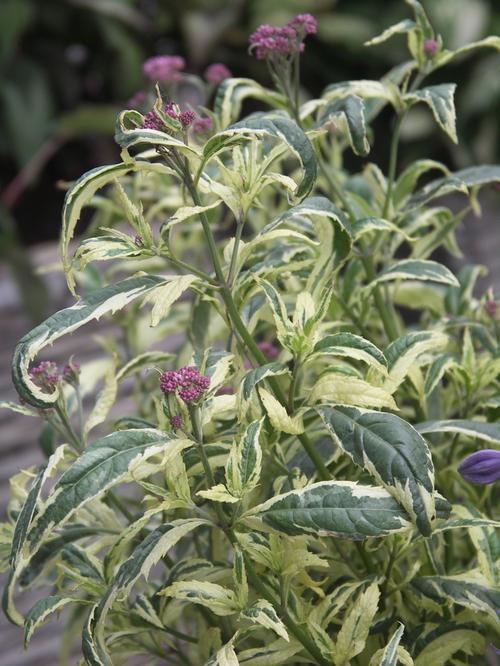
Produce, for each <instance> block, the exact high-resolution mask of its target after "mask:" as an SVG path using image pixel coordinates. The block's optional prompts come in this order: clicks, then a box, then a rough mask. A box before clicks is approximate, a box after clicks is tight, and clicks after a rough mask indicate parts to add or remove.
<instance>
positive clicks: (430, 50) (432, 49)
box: [424, 39, 439, 56]
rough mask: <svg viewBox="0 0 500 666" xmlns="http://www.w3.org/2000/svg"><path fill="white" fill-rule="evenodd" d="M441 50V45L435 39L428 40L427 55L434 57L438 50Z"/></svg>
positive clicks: (425, 51) (426, 42) (426, 44)
mask: <svg viewBox="0 0 500 666" xmlns="http://www.w3.org/2000/svg"><path fill="white" fill-rule="evenodd" d="M438 48H439V44H438V43H437V41H436V40H435V39H426V40H425V42H424V53H425V55H428V56H433V55H434V54H435V53H437V50H438Z"/></svg>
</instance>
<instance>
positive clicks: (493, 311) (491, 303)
mask: <svg viewBox="0 0 500 666" xmlns="http://www.w3.org/2000/svg"><path fill="white" fill-rule="evenodd" d="M498 305H499V304H498V301H495V300H493V299H492V298H490V299H489V300H487V301H485V302H484V305H483V307H484V309H485V311H486V313H487V314H488V315H489V316H490V317H492V318H493V319H495V318H496V316H497V314H498Z"/></svg>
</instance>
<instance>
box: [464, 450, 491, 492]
mask: <svg viewBox="0 0 500 666" xmlns="http://www.w3.org/2000/svg"><path fill="white" fill-rule="evenodd" d="M458 471H459V472H460V474H461V475H462V476H463V477H464V479H465V480H466V481H470V482H471V483H479V484H486V483H493V482H494V481H498V480H500V451H495V450H494V449H483V450H482V451H475V452H474V453H471V455H470V456H467V457H466V458H464V460H462V462H461V464H460V466H459V468H458Z"/></svg>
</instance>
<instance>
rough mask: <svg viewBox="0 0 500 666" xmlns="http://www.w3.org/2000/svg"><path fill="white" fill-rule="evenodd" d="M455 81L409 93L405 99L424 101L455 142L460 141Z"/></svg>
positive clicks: (414, 102) (407, 100) (411, 101)
mask: <svg viewBox="0 0 500 666" xmlns="http://www.w3.org/2000/svg"><path fill="white" fill-rule="evenodd" d="M456 87H457V86H456V84H455V83H441V84H439V85H436V86H428V87H427V88H422V89H421V90H416V91H415V92H412V93H408V94H406V95H405V96H404V97H403V101H405V102H407V103H409V104H411V105H413V104H416V103H417V102H423V103H424V104H427V106H428V107H429V108H430V110H431V111H432V115H433V116H434V119H435V121H436V122H437V124H438V125H439V126H440V127H441V129H442V130H443V131H444V132H446V134H447V135H448V136H449V137H450V139H451V140H452V141H453V143H458V137H457V128H456V113H455V101H454V95H455V89H456Z"/></svg>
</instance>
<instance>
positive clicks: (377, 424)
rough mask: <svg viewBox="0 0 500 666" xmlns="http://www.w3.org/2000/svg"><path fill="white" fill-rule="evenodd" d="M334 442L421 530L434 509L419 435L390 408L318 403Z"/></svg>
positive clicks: (428, 462)
mask: <svg viewBox="0 0 500 666" xmlns="http://www.w3.org/2000/svg"><path fill="white" fill-rule="evenodd" d="M316 411H317V412H318V413H319V415H320V416H321V418H322V420H323V422H324V424H325V426H326V427H327V429H328V431H329V433H330V434H331V435H332V437H333V439H334V441H335V443H336V444H337V445H338V446H339V447H340V448H341V449H342V450H344V451H345V452H346V453H347V454H348V455H349V456H350V457H351V458H352V460H353V461H354V462H355V463H356V464H357V465H359V466H360V467H363V468H364V469H366V470H367V471H368V472H369V473H370V474H371V475H372V476H373V477H374V478H375V480H376V481H377V482H378V483H380V484H382V485H383V486H384V488H385V489H386V490H387V491H388V492H389V493H391V495H392V496H393V497H394V498H395V499H396V500H397V501H398V502H400V503H401V504H402V506H403V507H404V508H405V509H406V511H407V512H408V514H409V515H410V516H412V518H413V520H414V521H415V522H416V524H417V526H418V528H419V529H420V531H421V532H422V534H424V535H429V534H430V532H431V521H432V520H433V518H434V517H435V515H436V510H435V505H434V466H433V464H432V458H431V454H430V451H429V448H428V446H427V443H426V441H425V440H424V438H423V437H422V436H421V435H420V434H419V433H418V432H417V431H416V430H415V429H414V428H413V427H412V426H411V425H410V424H409V423H407V422H406V421H404V420H403V419H401V418H399V416H396V415H395V414H388V413H385V412H366V411H361V410H358V409H354V408H348V407H340V406H338V407H331V406H329V405H320V406H319V407H316Z"/></svg>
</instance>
